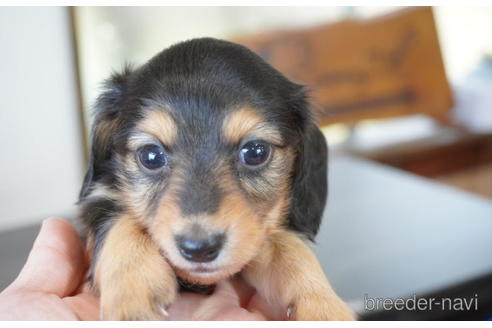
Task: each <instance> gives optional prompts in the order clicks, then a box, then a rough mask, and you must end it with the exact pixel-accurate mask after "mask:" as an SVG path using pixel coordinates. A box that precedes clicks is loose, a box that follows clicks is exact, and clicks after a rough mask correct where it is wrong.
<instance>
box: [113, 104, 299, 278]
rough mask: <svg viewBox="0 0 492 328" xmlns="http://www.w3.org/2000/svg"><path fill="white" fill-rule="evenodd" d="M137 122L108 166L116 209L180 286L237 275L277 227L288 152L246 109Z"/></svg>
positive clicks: (176, 113) (173, 111) (169, 113)
mask: <svg viewBox="0 0 492 328" xmlns="http://www.w3.org/2000/svg"><path fill="white" fill-rule="evenodd" d="M142 113H143V115H142V118H141V119H140V120H139V121H138V123H137V124H136V125H135V127H134V128H132V130H131V132H130V133H129V134H128V139H127V149H128V151H127V152H126V153H125V154H124V155H122V156H120V157H119V158H118V165H119V168H118V170H120V171H121V173H122V174H121V181H122V182H123V183H124V187H123V188H122V190H123V191H122V194H123V197H124V204H125V207H126V208H127V209H128V211H131V213H132V214H133V215H134V216H135V217H136V218H138V219H139V220H140V221H141V223H142V225H143V226H145V227H146V228H147V231H148V232H149V233H150V234H151V236H152V237H153V239H154V240H155V241H156V242H157V243H158V244H159V245H160V246H161V248H162V250H163V251H164V253H165V254H166V256H167V258H168V259H169V261H170V262H171V263H172V264H173V265H174V266H175V268H176V269H177V270H178V272H179V274H180V275H181V276H182V277H183V278H185V279H187V280H191V281H197V282H201V283H210V282H215V281H217V280H219V279H221V278H223V277H226V276H228V275H230V274H231V273H235V272H237V271H239V269H240V268H241V267H242V266H244V265H245V264H246V263H247V262H248V261H250V260H251V258H252V257H253V256H254V255H255V254H256V253H257V251H258V248H259V247H260V246H261V243H262V242H263V241H264V239H265V238H266V237H267V235H268V234H269V233H271V232H272V231H274V230H275V229H278V227H279V225H280V224H281V223H282V220H283V219H284V218H285V214H286V211H287V209H288V203H289V193H288V191H289V189H288V185H289V183H290V173H291V172H292V165H293V158H294V150H293V148H292V145H289V144H286V142H285V141H284V140H283V138H282V134H281V132H280V131H279V127H278V126H276V125H275V124H274V123H272V122H268V121H267V119H266V118H265V117H264V116H263V114H262V112H261V110H258V109H256V108H254V107H252V106H248V105H243V106H231V107H229V108H217V109H215V110H212V109H209V110H208V116H209V118H208V119H207V120H201V119H197V118H195V117H193V116H187V115H185V114H183V111H181V110H180V109H179V108H175V107H174V108H173V106H172V105H170V104H167V105H164V104H152V105H148V106H147V107H146V108H145V109H143V111H142Z"/></svg>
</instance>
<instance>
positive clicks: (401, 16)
mask: <svg viewBox="0 0 492 328" xmlns="http://www.w3.org/2000/svg"><path fill="white" fill-rule="evenodd" d="M237 41H239V42H240V43H242V44H244V45H246V46H248V47H249V48H251V49H253V50H254V51H255V52H257V53H258V54H260V55H261V56H262V57H263V58H265V59H266V60H267V61H268V62H270V63H271V64H272V65H273V66H274V67H276V68H277V69H279V70H280V71H281V72H283V73H284V74H286V75H287V76H288V77H289V78H291V79H292V80H294V81H296V82H299V83H302V84H307V85H308V86H309V88H310V89H311V90H312V101H313V103H314V105H315V110H316V112H317V114H318V117H319V120H320V123H321V124H328V123H333V122H357V121H359V120H362V119H368V118H370V119H374V118H383V117H393V116H406V115H410V114H420V113H424V114H426V115H429V116H432V117H434V118H437V119H439V120H443V121H446V120H447V116H448V113H449V110H450V108H451V107H452V104H453V102H452V97H451V91H450V88H449V85H448V82H447V79H446V74H445V70H444V65H443V61H442V57H441V52H440V48H439V42H438V37H437V32H436V27H435V24H434V19H433V15H432V9H431V8H430V7H420V8H417V9H413V8H412V9H404V10H400V11H397V12H394V13H391V14H388V15H384V16H380V17H378V18H375V19H367V20H345V21H341V22H337V23H332V24H325V25H321V26H315V27H312V28H306V29H299V30H289V31H276V32H270V33H265V34H260V35H255V36H251V37H243V38H238V39H237Z"/></svg>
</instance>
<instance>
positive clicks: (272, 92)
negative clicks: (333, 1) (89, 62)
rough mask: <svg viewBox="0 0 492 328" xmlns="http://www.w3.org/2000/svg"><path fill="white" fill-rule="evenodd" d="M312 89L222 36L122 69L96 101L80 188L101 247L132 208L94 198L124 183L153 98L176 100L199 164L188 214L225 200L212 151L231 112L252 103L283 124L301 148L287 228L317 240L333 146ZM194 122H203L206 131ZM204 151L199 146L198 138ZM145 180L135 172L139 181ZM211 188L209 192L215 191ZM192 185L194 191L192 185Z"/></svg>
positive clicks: (186, 142) (184, 144)
mask: <svg viewBox="0 0 492 328" xmlns="http://www.w3.org/2000/svg"><path fill="white" fill-rule="evenodd" d="M306 99H307V97H306V92H305V89H304V88H303V87H302V86H300V85H298V84H295V83H292V82H290V81H289V80H287V79H286V78H285V77H284V76H283V75H281V74H280V73H279V72H278V71H276V70H275V69H274V68H272V67H271V66H270V65H268V64H267V63H266V62H264V61H263V60H262V59H261V58H260V57H259V56H257V55H256V54H254V53H253V52H251V51H250V50H248V49H247V48H245V47H243V46H240V45H237V44H234V43H230V42H226V41H221V40H216V39H211V38H203V39H194V40H191V41H186V42H183V43H179V44H177V45H174V46H172V47H170V48H168V49H166V50H164V51H162V52H161V53H159V54H157V55H156V56H155V57H153V58H152V59H151V60H150V61H149V62H148V63H146V64H145V65H143V66H141V67H139V68H136V69H131V68H129V67H128V68H126V69H125V70H124V71H123V72H122V73H121V74H114V75H113V76H112V77H111V78H110V79H109V80H108V81H107V82H106V83H105V90H104V92H103V93H102V95H101V96H100V97H99V99H98V101H97V103H96V106H95V116H94V125H93V126H94V128H93V130H92V148H91V156H90V163H89V167H88V170H87V174H86V177H85V180H84V184H83V186H82V190H81V192H80V204H81V209H82V210H81V215H80V217H81V219H82V221H83V222H84V223H85V225H86V226H87V228H88V229H89V230H90V231H92V232H93V233H94V235H95V238H96V240H95V243H96V246H97V247H96V249H95V253H96V254H94V255H97V250H98V249H99V247H100V244H101V243H102V242H103V240H104V238H105V234H106V232H107V230H108V228H109V227H110V225H111V222H110V221H109V219H110V218H114V217H115V216H117V215H118V213H121V212H124V210H125V209H124V207H123V205H122V204H119V203H118V200H117V199H111V198H107V199H106V198H104V199H102V200H101V199H99V198H96V199H94V198H93V197H91V191H92V190H93V189H94V187H95V185H96V183H99V184H101V185H104V186H106V188H109V189H110V190H114V191H116V192H117V191H118V190H119V188H121V181H120V180H119V179H120V177H121V176H125V174H126V173H125V171H124V169H123V168H121V167H118V165H117V160H116V156H117V155H118V154H119V155H125V154H126V152H128V150H127V149H126V140H127V138H128V134H129V133H130V131H131V130H132V129H133V128H134V126H135V125H136V123H137V122H138V121H139V120H140V119H141V117H142V115H143V111H144V110H145V109H144V108H145V105H146V104H148V103H149V102H152V103H161V104H169V105H170V106H169V107H170V108H171V110H172V115H173V117H174V118H175V120H177V121H179V122H180V124H181V126H180V129H179V131H178V136H177V141H176V142H177V144H178V145H179V148H180V149H182V150H183V151H184V152H186V150H188V151H189V154H187V155H186V154H185V155H183V156H188V157H185V158H186V160H191V158H192V157H193V164H192V165H191V166H190V167H191V169H190V171H189V172H188V174H187V177H188V179H189V184H190V185H193V186H197V185H200V186H201V188H202V189H201V192H200V193H197V194H190V193H189V190H192V189H193V188H189V190H187V191H186V190H185V191H183V195H182V199H183V202H182V211H183V212H184V213H187V214H190V213H195V212H197V211H207V210H209V211H213V210H214V207H216V206H217V204H218V203H219V201H220V197H222V195H221V192H220V190H217V189H214V186H215V184H214V181H213V177H211V176H209V172H210V170H211V168H213V166H214V165H215V163H214V158H213V156H212V153H211V152H210V151H208V152H207V149H221V150H222V151H223V152H227V151H228V149H229V148H228V147H231V145H224V144H222V142H223V141H222V140H221V137H220V132H219V131H220V126H221V124H222V118H223V117H224V115H225V114H226V111H227V110H230V109H231V108H236V107H237V106H240V105H242V104H251V105H252V106H254V107H255V108H257V109H258V110H260V111H261V112H262V114H263V116H264V117H265V118H266V120H267V121H268V122H271V123H272V124H274V125H275V126H277V127H278V129H279V131H280V132H281V134H282V138H283V141H284V143H285V144H286V145H293V146H294V147H295V148H296V149H297V160H296V164H295V171H294V172H293V174H292V182H291V208H290V214H289V215H288V224H287V228H288V229H291V230H294V231H296V232H299V233H301V234H303V235H305V236H306V237H307V238H309V239H313V238H314V236H315V235H316V233H317V231H318V228H319V225H320V220H321V216H322V212H323V209H324V205H325V199H326V192H327V180H326V163H327V148H326V143H325V139H324V137H323V135H322V134H321V132H320V131H319V129H318V128H317V127H316V126H315V125H314V123H313V122H312V119H311V114H310V110H309V104H308V102H307V100H306ZM193 122H200V124H201V125H200V128H198V127H197V125H196V124H194V123H193ZM203 140H206V144H203V145H200V146H201V148H200V149H202V148H203V149H204V151H196V149H197V148H196V143H199V142H202V141H203ZM144 178H145V177H139V176H131V177H128V179H134V180H135V183H138V181H139V179H144ZM207 188H208V189H207ZM186 189H188V188H186ZM197 197H199V198H200V199H208V200H207V201H206V202H205V203H207V204H208V207H206V208H203V207H200V208H196V206H197V205H196V204H198V203H199V202H195V201H194V200H195V199H196V198H197Z"/></svg>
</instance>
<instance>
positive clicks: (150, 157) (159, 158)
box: [137, 145, 167, 170]
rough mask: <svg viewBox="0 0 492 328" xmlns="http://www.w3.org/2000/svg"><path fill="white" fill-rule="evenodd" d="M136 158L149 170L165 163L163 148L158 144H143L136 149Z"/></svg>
mask: <svg viewBox="0 0 492 328" xmlns="http://www.w3.org/2000/svg"><path fill="white" fill-rule="evenodd" d="M137 156H138V160H139V161H140V163H142V165H143V166H144V167H146V168H148V169H149V170H156V169H158V168H161V167H163V166H164V165H167V157H166V153H165V151H164V149H163V148H162V147H161V146H158V145H145V146H143V147H142V148H140V149H139V150H138V151H137Z"/></svg>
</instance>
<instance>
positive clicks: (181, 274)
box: [80, 38, 352, 320]
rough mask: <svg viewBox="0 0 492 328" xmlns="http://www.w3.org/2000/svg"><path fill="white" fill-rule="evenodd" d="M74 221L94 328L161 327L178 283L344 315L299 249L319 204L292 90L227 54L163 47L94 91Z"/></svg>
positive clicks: (213, 46)
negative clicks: (83, 231) (110, 324)
mask: <svg viewBox="0 0 492 328" xmlns="http://www.w3.org/2000/svg"><path fill="white" fill-rule="evenodd" d="M96 109H97V112H96V116H95V122H94V127H93V136H92V138H93V139H92V153H91V161H90V166H89V169H88V172H87V175H86V178H85V181H84V185H83V187H82V191H81V195H80V207H81V213H80V218H81V220H82V222H83V223H84V224H85V226H86V228H87V246H88V249H89V252H90V254H91V257H92V267H91V269H90V275H89V279H90V281H91V282H92V284H93V286H94V287H95V290H96V291H98V292H99V293H100V297H101V315H102V318H103V319H162V318H165V317H166V311H165V310H166V308H167V307H169V306H170V305H171V304H172V303H173V302H174V300H175V298H176V294H177V291H178V280H182V281H186V282H188V283H193V284H199V285H210V284H214V283H216V282H217V281H219V280H222V279H227V278H228V277H231V276H232V275H234V274H237V273H240V274H241V275H242V277H243V278H244V279H245V280H246V281H247V282H248V283H249V284H251V285H252V286H254V287H255V288H256V289H257V291H258V292H259V293H260V294H261V295H262V296H263V297H264V298H265V299H266V300H268V301H269V302H270V303H272V304H275V305H277V306H281V307H282V309H283V310H284V311H285V313H289V314H290V317H291V318H293V319H297V320H317V319H322V320H325V319H327V320H328V319H334V320H339V319H351V318H352V314H351V312H350V311H349V310H348V308H347V307H346V306H345V304H344V303H343V302H342V301H341V300H340V299H339V298H338V297H337V295H336V294H335V293H334V292H333V290H332V289H331V287H330V285H329V283H328V281H327V279H326V277H325V275H324V273H323V271H322V269H321V267H320V265H319V263H318V261H317V259H316V258H315V256H314V255H313V253H312V252H311V250H310V249H309V248H308V246H307V245H306V243H305V240H308V239H313V238H314V236H315V235H316V233H317V231H318V227H319V225H320V219H321V215H322V212H323V208H324V205H325V199H326V189H327V186H326V160H327V150H326V144H325V140H324V138H323V135H322V134H321V132H320V131H319V129H318V128H317V127H316V126H315V125H314V123H313V122H312V119H311V116H310V111H309V105H308V103H307V101H306V95H305V91H304V89H303V88H302V87H301V86H299V85H297V84H294V83H292V82H290V81H288V80H287V79H286V78H285V77H284V76H282V75H281V74H280V73H279V72H277V71H276V70H275V69H273V68H272V67H271V66H270V65H268V64H267V63H265V62H264V61H263V60H262V59H261V58H260V57H258V56H257V55H255V54H254V53H252V52H251V51H249V50H248V49H246V48H244V47H242V46H239V45H237V44H233V43H229V42H226V41H220V40H215V39H209V38H206V39H195V40H191V41H187V42H183V43H179V44H177V45H174V46H172V47H170V48H168V49H166V50H164V51H162V52H161V53H159V54H158V55H157V56H155V57H154V58H152V59H151V60H150V61H149V62H148V63H146V64H145V65H143V66H141V67H139V68H137V69H126V70H125V71H124V72H123V73H121V74H115V75H114V76H113V77H112V78H111V79H110V80H109V81H107V83H106V90H105V91H104V93H103V94H102V95H101V96H100V98H99V100H98V102H97V104H96Z"/></svg>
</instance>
